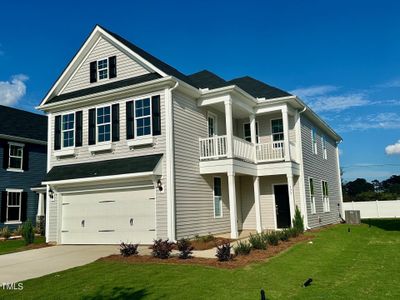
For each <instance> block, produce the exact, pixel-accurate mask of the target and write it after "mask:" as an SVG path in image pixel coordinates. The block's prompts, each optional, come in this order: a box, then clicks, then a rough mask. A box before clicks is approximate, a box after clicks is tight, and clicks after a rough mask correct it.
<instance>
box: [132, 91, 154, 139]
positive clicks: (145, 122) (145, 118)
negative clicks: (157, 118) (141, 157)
mask: <svg viewBox="0 0 400 300" xmlns="http://www.w3.org/2000/svg"><path fill="white" fill-rule="evenodd" d="M151 128H152V118H151V100H150V98H145V99H139V100H135V130H136V137H143V136H149V135H151V134H152V132H151V131H152V130H151Z"/></svg>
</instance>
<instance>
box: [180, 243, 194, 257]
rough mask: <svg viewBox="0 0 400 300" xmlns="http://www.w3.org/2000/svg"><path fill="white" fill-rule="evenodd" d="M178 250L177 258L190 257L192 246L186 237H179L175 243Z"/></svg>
mask: <svg viewBox="0 0 400 300" xmlns="http://www.w3.org/2000/svg"><path fill="white" fill-rule="evenodd" d="M177 246H178V250H179V258H181V259H188V258H191V257H192V253H193V252H192V250H193V247H192V245H191V244H190V241H189V240H188V239H183V238H182V239H180V240H179V241H178V243H177Z"/></svg>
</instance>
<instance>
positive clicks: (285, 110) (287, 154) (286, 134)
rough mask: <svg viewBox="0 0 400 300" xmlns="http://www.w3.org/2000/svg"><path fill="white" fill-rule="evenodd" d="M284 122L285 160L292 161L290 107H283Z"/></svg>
mask: <svg viewBox="0 0 400 300" xmlns="http://www.w3.org/2000/svg"><path fill="white" fill-rule="evenodd" d="M282 123H283V139H284V146H283V149H284V151H285V161H290V144H289V115H288V108H287V106H284V107H283V108H282Z"/></svg>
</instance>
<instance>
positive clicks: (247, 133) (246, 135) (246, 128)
mask: <svg viewBox="0 0 400 300" xmlns="http://www.w3.org/2000/svg"><path fill="white" fill-rule="evenodd" d="M243 137H244V139H245V140H246V141H248V142H251V127H250V123H244V124H243ZM256 143H259V139H258V122H256Z"/></svg>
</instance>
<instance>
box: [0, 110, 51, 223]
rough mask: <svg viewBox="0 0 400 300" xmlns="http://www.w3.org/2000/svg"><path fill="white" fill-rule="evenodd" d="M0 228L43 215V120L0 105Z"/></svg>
mask: <svg viewBox="0 0 400 300" xmlns="http://www.w3.org/2000/svg"><path fill="white" fill-rule="evenodd" d="M0 120H1V122H0V158H1V161H2V167H1V169H0V191H1V202H0V211H1V214H0V228H2V227H4V226H8V227H9V228H10V229H12V230H13V229H15V228H16V227H17V226H18V225H21V224H22V222H23V221H25V220H27V219H30V220H31V221H32V222H33V224H35V222H36V219H37V217H40V216H43V215H44V198H45V196H44V193H45V187H43V188H41V187H40V186H38V184H40V182H41V181H42V180H43V178H44V176H45V175H46V159H47V118H46V116H42V115H38V114H34V113H30V112H27V111H23V110H19V109H15V108H11V107H7V106H2V105H0Z"/></svg>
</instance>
